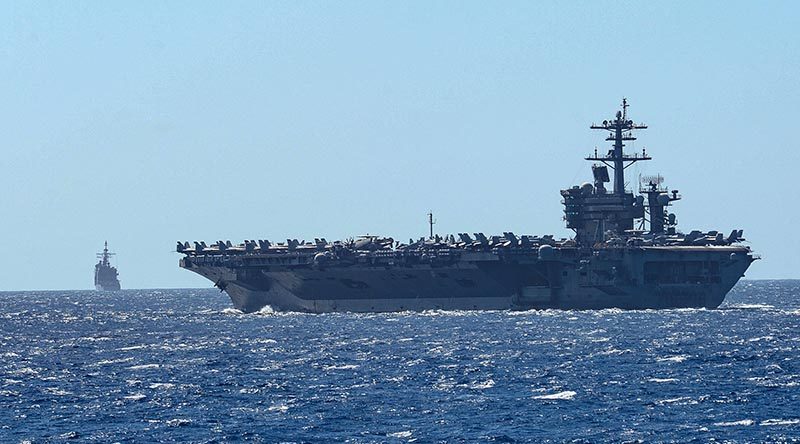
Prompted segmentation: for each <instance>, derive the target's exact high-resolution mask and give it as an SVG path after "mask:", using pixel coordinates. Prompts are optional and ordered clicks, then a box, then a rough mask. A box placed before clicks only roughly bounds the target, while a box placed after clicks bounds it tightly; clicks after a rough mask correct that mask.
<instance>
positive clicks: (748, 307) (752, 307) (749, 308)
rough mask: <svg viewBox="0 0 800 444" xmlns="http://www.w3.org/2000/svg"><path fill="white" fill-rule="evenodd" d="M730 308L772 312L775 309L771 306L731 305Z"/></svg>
mask: <svg viewBox="0 0 800 444" xmlns="http://www.w3.org/2000/svg"><path fill="white" fill-rule="evenodd" d="M728 308H738V309H740V310H770V309H773V308H775V306H774V305H769V304H731V305H730V306H728Z"/></svg>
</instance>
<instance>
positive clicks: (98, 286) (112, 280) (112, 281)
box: [94, 241, 120, 291]
mask: <svg viewBox="0 0 800 444" xmlns="http://www.w3.org/2000/svg"><path fill="white" fill-rule="evenodd" d="M111 256H114V253H109V252H108V241H106V242H105V244H104V245H103V252H102V253H97V258H98V259H100V261H99V262H97V264H96V265H95V266H94V288H95V290H102V291H116V290H119V289H120V285H119V277H118V273H117V269H116V267H112V266H111V262H110V261H109V258H110V257H111Z"/></svg>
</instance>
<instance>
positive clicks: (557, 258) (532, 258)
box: [177, 100, 758, 313]
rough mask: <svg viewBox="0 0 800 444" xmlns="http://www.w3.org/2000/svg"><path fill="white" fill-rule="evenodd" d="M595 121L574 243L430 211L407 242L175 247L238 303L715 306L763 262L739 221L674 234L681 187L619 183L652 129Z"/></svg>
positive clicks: (578, 190)
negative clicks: (464, 228)
mask: <svg viewBox="0 0 800 444" xmlns="http://www.w3.org/2000/svg"><path fill="white" fill-rule="evenodd" d="M590 128H591V129H593V130H598V131H601V132H603V133H605V134H606V136H607V137H606V139H605V140H606V141H608V142H610V143H611V148H610V149H609V150H608V152H607V153H604V154H601V153H598V152H597V149H595V150H594V153H592V154H591V155H590V156H588V157H586V160H588V161H590V162H592V166H591V171H592V178H593V181H592V182H586V183H583V184H582V185H576V186H573V187H571V188H568V189H565V190H561V197H562V199H563V200H562V203H563V204H564V220H565V221H566V226H567V228H569V229H571V230H573V232H574V236H572V237H571V238H564V239H556V238H555V237H554V236H552V235H544V236H533V235H517V234H514V233H511V232H505V233H503V234H502V235H494V236H486V235H484V234H483V233H474V234H473V235H472V236H470V235H469V234H468V233H458V234H457V235H456V236H454V235H444V236H439V235H436V234H434V233H433V222H434V221H433V217H432V215H431V216H430V219H429V223H430V228H431V229H430V236H429V237H427V238H424V237H423V238H420V239H418V240H413V239H410V240H409V242H408V243H400V242H397V241H395V240H394V239H393V238H390V237H381V236H360V237H357V238H354V239H353V238H351V239H347V240H343V241H335V242H328V241H326V240H325V239H315V240H314V242H306V241H300V242H298V241H297V240H296V239H287V240H286V242H281V243H273V242H270V241H268V240H263V239H262V240H245V241H244V242H242V243H238V244H236V245H234V244H232V243H231V242H230V241H221V240H220V241H217V242H215V243H211V244H210V245H208V244H206V243H205V242H201V241H197V242H194V243H193V244H190V243H189V242H178V244H177V251H178V253H181V254H182V255H183V257H182V258H181V260H180V266H181V267H183V268H185V269H187V270H191V271H193V272H195V273H198V274H200V275H201V276H204V277H206V278H208V279H209V280H211V281H212V282H213V283H214V285H215V286H216V287H218V288H219V289H220V290H221V291H225V292H226V293H227V294H228V295H229V296H230V298H231V300H232V301H233V305H234V306H235V307H236V308H238V309H240V310H242V311H244V312H254V311H258V310H260V309H262V308H263V307H266V306H270V307H271V308H272V309H274V310H279V311H281V310H283V311H301V312H313V313H322V312H336V311H353V312H384V311H404V310H437V309H440V310H503V309H511V310H529V309H603V308H621V309H665V308H689V307H705V308H716V307H718V306H719V305H720V304H721V303H722V301H723V300H724V299H725V295H726V294H727V293H728V291H730V289H731V288H732V287H733V286H734V284H736V282H737V281H738V280H739V279H740V278H741V277H742V276H744V273H745V271H746V270H747V269H748V267H749V266H750V264H751V263H752V262H753V261H754V260H756V259H758V257H757V256H756V255H755V254H754V253H753V252H752V251H751V249H750V247H749V246H748V245H746V244H745V243H744V242H745V239H744V238H743V237H742V230H740V229H733V230H731V231H730V232H729V234H725V233H727V232H725V233H723V232H721V231H716V230H712V231H700V230H692V231H689V232H688V233H686V232H684V231H680V230H678V227H677V218H676V217H675V214H674V213H672V212H671V211H670V209H671V208H672V207H673V204H675V203H676V201H678V200H680V199H681V195H680V194H679V192H678V190H675V189H672V190H670V189H669V188H667V187H666V186H665V185H664V179H663V177H662V176H660V175H656V176H650V177H640V180H639V181H638V189H636V190H628V189H626V188H625V184H626V182H625V169H626V168H627V167H629V166H630V165H632V164H633V163H635V162H642V161H648V160H651V157H650V156H649V154H648V152H647V151H646V150H645V149H642V151H641V152H634V153H629V152H625V151H623V149H624V148H625V146H626V143H627V142H630V141H633V140H636V137H634V131H638V130H644V129H646V128H647V126H645V125H642V124H639V123H634V122H633V120H630V119H629V117H628V103H627V100H623V102H622V108H621V110H619V111H618V112H617V113H616V115H615V116H614V118H611V119H609V120H603V121H602V122H601V123H600V124H593V125H591V127H590ZM609 170H611V171H612V172H613V177H612V176H611V175H610V174H609ZM612 179H613V181H612ZM634 191H635V192H634Z"/></svg>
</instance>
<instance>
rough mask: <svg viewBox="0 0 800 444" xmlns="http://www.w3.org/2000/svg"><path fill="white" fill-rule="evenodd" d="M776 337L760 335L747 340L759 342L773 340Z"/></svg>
mask: <svg viewBox="0 0 800 444" xmlns="http://www.w3.org/2000/svg"><path fill="white" fill-rule="evenodd" d="M773 339H775V337H773V336H759V337H757V338H750V339H748V340H747V342H758V341H771V340H773Z"/></svg>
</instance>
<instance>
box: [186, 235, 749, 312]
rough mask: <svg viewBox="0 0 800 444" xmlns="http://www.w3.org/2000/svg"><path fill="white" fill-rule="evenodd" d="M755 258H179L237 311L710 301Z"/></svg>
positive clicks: (734, 254)
mask: <svg viewBox="0 0 800 444" xmlns="http://www.w3.org/2000/svg"><path fill="white" fill-rule="evenodd" d="M752 260H753V259H752V257H751V256H749V255H748V254H747V251H746V250H745V249H743V248H738V249H737V248H731V247H727V248H714V247H705V248H686V249H679V248H661V249H659V248H649V249H647V248H645V249H635V250H623V251H617V252H612V253H611V254H610V257H608V258H607V259H605V260H601V261H595V263H594V264H589V265H586V263H585V262H586V261H571V260H568V259H561V260H551V261H542V260H538V259H537V258H530V257H528V258H526V257H522V258H515V259H514V260H513V261H497V260H495V261H457V262H455V263H452V264H449V265H444V266H441V265H440V266H431V265H416V266H411V267H408V266H406V267H402V266H364V265H349V266H346V267H336V266H331V267H315V266H310V265H308V266H297V267H247V266H222V265H218V264H214V263H213V262H212V263H195V262H193V261H184V262H182V264H181V265H182V266H183V267H184V268H187V269H189V270H191V271H194V272H196V273H198V274H200V275H202V276H205V277H206V278H208V279H209V280H211V281H212V282H214V283H215V284H216V285H217V286H218V287H219V288H220V289H222V290H224V291H225V292H226V293H227V294H228V295H229V296H230V298H231V301H232V302H233V305H234V307H236V308H237V309H239V310H242V311H244V312H255V311H258V310H260V309H262V308H263V307H266V306H269V307H271V308H272V309H274V310H277V311H300V312H312V313H325V312H340V311H350V312H393V311H407V310H412V311H420V310H507V309H510V310H530V309H606V308H620V309H665V308H709V309H711V308H716V307H718V306H719V305H720V304H721V303H722V302H723V300H724V299H725V295H726V294H727V293H728V291H730V289H731V288H732V287H733V285H735V284H736V282H737V281H738V280H739V278H741V277H742V276H743V275H744V272H745V271H746V270H747V268H748V267H749V265H750V263H751V262H752ZM676 264H677V265H676ZM686 264H697V265H696V267H694V268H693V267H687V265H686Z"/></svg>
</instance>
